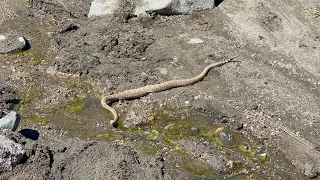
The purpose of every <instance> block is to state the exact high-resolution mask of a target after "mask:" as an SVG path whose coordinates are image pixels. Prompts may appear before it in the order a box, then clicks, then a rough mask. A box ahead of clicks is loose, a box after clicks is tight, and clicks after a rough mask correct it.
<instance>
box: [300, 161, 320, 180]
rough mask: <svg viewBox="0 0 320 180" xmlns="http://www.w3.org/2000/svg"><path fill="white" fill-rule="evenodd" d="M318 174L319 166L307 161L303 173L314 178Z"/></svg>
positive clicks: (319, 171) (319, 172)
mask: <svg viewBox="0 0 320 180" xmlns="http://www.w3.org/2000/svg"><path fill="white" fill-rule="evenodd" d="M319 174H320V166H319V165H318V166H317V165H315V163H314V162H308V163H306V164H305V165H304V175H306V176H307V177H308V178H316V177H317V176H318V175H319Z"/></svg>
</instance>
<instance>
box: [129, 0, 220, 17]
mask: <svg viewBox="0 0 320 180" xmlns="http://www.w3.org/2000/svg"><path fill="white" fill-rule="evenodd" d="M214 7H215V4H214V0H162V1H158V0H142V1H140V3H138V4H137V6H136V9H135V12H134V14H135V15H137V16H140V15H144V14H146V13H157V14H163V15H177V14H191V13H193V12H196V11H201V10H206V9H213V8H214Z"/></svg>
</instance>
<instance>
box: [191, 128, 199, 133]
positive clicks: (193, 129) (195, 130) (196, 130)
mask: <svg viewBox="0 0 320 180" xmlns="http://www.w3.org/2000/svg"><path fill="white" fill-rule="evenodd" d="M191 131H193V132H195V133H197V132H199V129H198V128H197V127H192V128H191Z"/></svg>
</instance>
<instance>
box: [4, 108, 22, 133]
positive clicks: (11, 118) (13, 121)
mask: <svg viewBox="0 0 320 180" xmlns="http://www.w3.org/2000/svg"><path fill="white" fill-rule="evenodd" d="M17 123H18V114H17V113H16V112H15V111H10V112H9V113H8V114H7V115H5V116H4V117H3V118H1V119H0V130H10V131H14V130H15V129H16V128H17Z"/></svg>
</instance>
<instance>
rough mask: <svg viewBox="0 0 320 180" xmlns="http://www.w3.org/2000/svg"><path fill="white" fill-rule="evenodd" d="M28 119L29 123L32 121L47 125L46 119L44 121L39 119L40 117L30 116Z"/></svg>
mask: <svg viewBox="0 0 320 180" xmlns="http://www.w3.org/2000/svg"><path fill="white" fill-rule="evenodd" d="M29 119H30V120H31V121H33V122H37V123H40V124H42V125H46V124H48V120H47V119H44V118H41V117H38V116H31V117H30V118H29Z"/></svg>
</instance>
